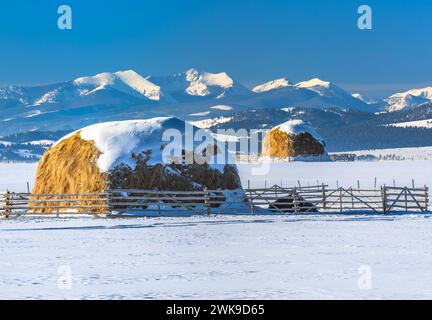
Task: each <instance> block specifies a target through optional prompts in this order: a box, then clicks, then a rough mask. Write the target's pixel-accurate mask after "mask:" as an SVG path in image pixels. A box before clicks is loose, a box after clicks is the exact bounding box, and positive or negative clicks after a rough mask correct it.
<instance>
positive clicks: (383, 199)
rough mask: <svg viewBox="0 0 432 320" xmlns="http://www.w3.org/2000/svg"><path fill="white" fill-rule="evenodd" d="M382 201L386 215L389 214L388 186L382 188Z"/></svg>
mask: <svg viewBox="0 0 432 320" xmlns="http://www.w3.org/2000/svg"><path fill="white" fill-rule="evenodd" d="M381 200H382V206H383V212H384V214H385V213H387V191H386V186H385V185H384V186H381Z"/></svg>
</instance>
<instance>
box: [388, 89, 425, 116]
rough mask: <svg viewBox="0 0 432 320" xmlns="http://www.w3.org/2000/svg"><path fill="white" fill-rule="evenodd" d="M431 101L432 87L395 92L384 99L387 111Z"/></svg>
mask: <svg viewBox="0 0 432 320" xmlns="http://www.w3.org/2000/svg"><path fill="white" fill-rule="evenodd" d="M431 101H432V87H426V88H421V89H412V90H409V91H406V92H400V93H396V94H394V95H392V96H390V97H389V98H387V99H386V102H387V103H388V108H387V109H388V111H397V110H402V109H405V108H411V107H415V106H418V105H420V104H423V103H425V102H431Z"/></svg>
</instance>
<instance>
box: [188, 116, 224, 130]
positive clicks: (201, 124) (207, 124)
mask: <svg viewBox="0 0 432 320" xmlns="http://www.w3.org/2000/svg"><path fill="white" fill-rule="evenodd" d="M231 120H232V117H218V118H214V119H204V120H199V121H191V124H193V125H194V126H197V127H198V128H202V129H208V128H211V127H213V126H215V125H216V124H218V123H226V122H230V121H231Z"/></svg>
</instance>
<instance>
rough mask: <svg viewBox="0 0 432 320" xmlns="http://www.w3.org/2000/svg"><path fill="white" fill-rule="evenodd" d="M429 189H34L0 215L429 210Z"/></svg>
mask: <svg viewBox="0 0 432 320" xmlns="http://www.w3.org/2000/svg"><path fill="white" fill-rule="evenodd" d="M428 204H429V189H428V188H427V187H426V186H425V187H423V188H408V187H388V186H382V187H380V188H375V189H362V188H352V187H349V188H343V187H339V188H329V187H328V186H327V185H325V184H322V185H315V186H308V187H305V186H303V187H281V186H278V185H275V186H273V187H270V188H254V189H251V188H248V189H245V190H243V191H236V192H234V191H229V192H222V191H220V190H203V191H158V190H138V189H123V190H110V191H107V192H103V193H75V194H29V193H14V192H9V191H7V192H0V216H1V217H5V218H8V217H17V216H22V215H56V216H59V215H66V214H73V215H76V214H91V215H97V216H109V217H120V216H130V215H133V216H176V215H178V216H184V215H194V214H287V213H293V214H300V213H341V214H344V213H358V212H362V213H363V212H364V213H366V212H369V213H376V214H388V213H394V212H427V211H428V210H429V208H428Z"/></svg>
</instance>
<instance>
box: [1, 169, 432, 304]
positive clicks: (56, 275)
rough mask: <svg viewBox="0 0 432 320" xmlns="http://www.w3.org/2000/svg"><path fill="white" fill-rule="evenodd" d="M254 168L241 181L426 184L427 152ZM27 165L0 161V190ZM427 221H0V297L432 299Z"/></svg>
mask: <svg viewBox="0 0 432 320" xmlns="http://www.w3.org/2000/svg"><path fill="white" fill-rule="evenodd" d="M253 167H254V166H253V165H241V166H240V167H239V168H240V173H241V176H242V180H243V184H244V185H246V184H247V180H251V186H252V187H258V186H263V185H264V184H265V181H267V185H270V184H271V183H280V181H281V180H282V182H283V184H284V185H292V184H296V183H297V180H301V184H308V183H309V184H314V182H316V180H319V181H320V182H326V183H328V184H331V185H335V184H336V183H339V184H340V185H355V184H356V181H357V179H359V180H360V183H361V185H362V186H366V184H367V185H369V186H370V185H373V184H374V177H377V180H378V183H381V182H386V183H389V184H390V183H392V180H393V178H395V179H396V181H397V183H398V184H399V185H401V184H410V181H411V179H412V178H414V179H415V181H416V184H418V185H423V184H428V185H429V186H430V185H432V162H431V161H379V162H354V163H344V162H337V163H301V162H297V163H288V164H287V163H279V164H272V165H271V166H270V169H269V168H262V167H261V170H259V171H256V170H257V167H254V168H255V171H253V172H254V175H251V172H252V171H251V170H252V168H253ZM35 168H36V165H34V164H33V165H31V164H0V189H3V190H4V189H5V188H9V189H10V190H14V191H25V190H26V188H27V187H26V181H30V182H32V180H33V177H34V174H35ZM266 169H269V170H270V171H268V172H267V173H266V174H265V175H259V174H257V173H264V172H266ZM336 181H337V182H336ZM431 229H432V215H424V214H423V215H420V214H419V215H401V216H385V217H384V216H328V215H326V216H312V215H311V216H281V217H262V216H249V217H233V216H230V217H191V218H150V219H127V220H126V219H125V220H105V219H86V218H81V219H24V218H21V219H20V220H8V221H6V220H0V270H1V272H0V299H4V298H13V299H18V298H36V299H38V298H50V299H54V298H61V299H62V298H66V299H78V298H79V299H85V298H105V299H110V298H125V299H126V298H142V299H147V298H263V299H270V298H280V299H285V298H289V299H302V298H305V299H321V298H323V299H334V298H350V299H351V298H353V299H381V298H390V299H399V298H422V299H423V298H425V299H426V298H427V299H431V298H432V270H431V268H430V265H431V264H432V247H431V245H430V244H431V243H432V233H431V232H430V230H431Z"/></svg>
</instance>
